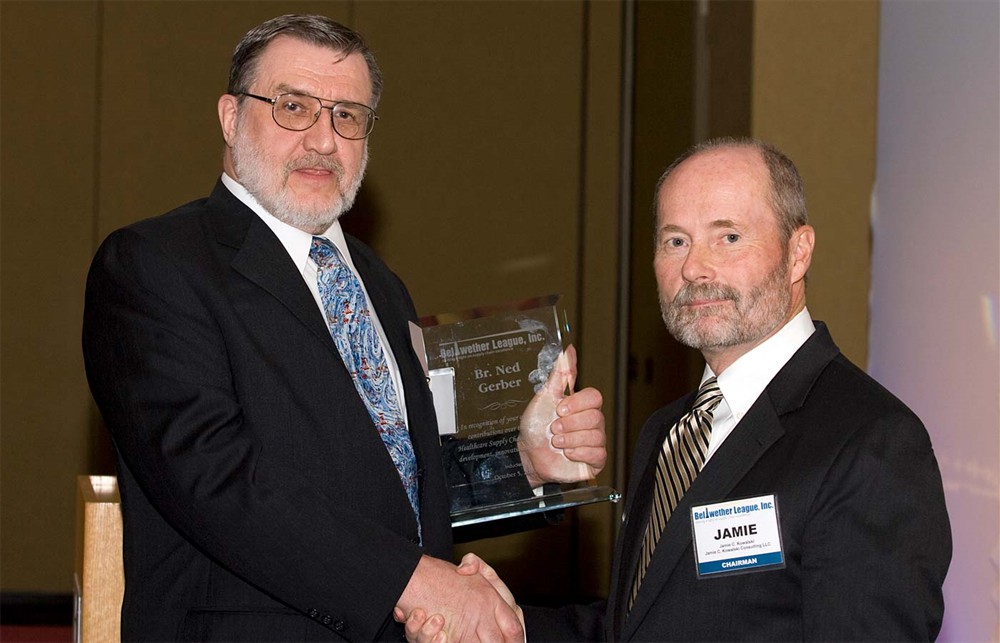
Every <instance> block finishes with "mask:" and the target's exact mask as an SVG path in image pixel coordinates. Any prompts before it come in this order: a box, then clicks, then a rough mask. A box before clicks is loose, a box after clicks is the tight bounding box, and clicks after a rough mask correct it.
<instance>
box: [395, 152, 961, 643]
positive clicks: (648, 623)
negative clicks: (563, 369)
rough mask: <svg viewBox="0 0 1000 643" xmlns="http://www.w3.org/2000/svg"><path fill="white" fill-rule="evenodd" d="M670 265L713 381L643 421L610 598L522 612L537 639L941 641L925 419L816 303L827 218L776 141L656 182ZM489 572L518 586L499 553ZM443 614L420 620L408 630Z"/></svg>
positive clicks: (684, 327) (690, 159)
mask: <svg viewBox="0 0 1000 643" xmlns="http://www.w3.org/2000/svg"><path fill="white" fill-rule="evenodd" d="M656 206H657V207H656V217H657V223H656V246H655V247H656V250H655V257H654V268H655V272H656V278H657V284H658V289H659V295H660V306H661V308H662V311H663V318H664V321H665V322H666V325H667V328H668V329H669V331H670V333H671V334H672V335H673V336H674V337H675V338H677V339H678V340H679V341H681V342H682V343H684V344H687V345H688V346H692V347H695V348H698V349H699V350H700V351H701V353H702V355H703V356H704V357H705V361H706V366H705V371H704V375H703V377H702V384H701V386H700V387H699V391H698V392H697V393H691V394H690V395H688V396H686V397H684V398H682V399H680V400H677V401H676V402H674V403H672V404H670V405H668V406H666V407H664V408H662V409H660V410H659V411H657V412H656V413H654V414H653V415H652V416H651V417H650V418H649V420H648V421H647V422H646V425H645V427H644V428H643V430H642V433H641V434H640V436H639V439H638V442H637V444H636V447H635V450H634V453H635V456H634V457H633V460H632V465H631V469H630V472H631V474H630V475H631V479H630V482H629V485H628V490H627V494H626V505H625V515H624V517H623V523H622V526H621V530H620V533H619V535H618V540H617V546H616V551H615V557H614V564H613V571H612V585H611V588H610V591H609V598H608V600H607V601H606V602H603V601H602V602H600V603H598V604H594V605H586V606H571V607H566V608H563V609H561V610H558V611H551V610H541V609H534V608H529V607H525V608H524V613H525V614H524V618H525V623H526V629H527V636H528V639H529V640H534V641H585V640H590V641H597V640H608V641H802V640H806V641H927V640H933V639H934V638H935V637H936V636H937V634H938V632H939V631H940V628H941V619H942V615H943V611H944V603H943V598H942V591H941V588H942V584H943V582H944V578H945V574H946V572H947V570H948V564H949V562H950V559H951V533H950V528H949V522H948V514H947V511H946V508H945V502H944V491H943V489H942V484H941V476H940V473H939V471H938V466H937V462H936V460H935V458H934V453H933V450H932V448H931V443H930V440H929V438H928V435H927V431H926V430H925V429H924V426H923V425H922V423H921V422H920V420H919V419H918V418H917V417H916V416H915V415H914V414H913V413H912V412H911V411H910V409H908V408H907V407H906V406H905V405H904V404H903V403H902V402H900V401H899V400H898V399H896V398H895V397H894V396H893V395H892V394H891V393H889V392H888V391H887V390H885V389H884V388H883V387H882V386H880V385H879V384H878V383H877V382H875V381H874V380H873V379H872V378H871V377H869V376H868V375H866V374H865V373H864V372H863V371H861V370H860V369H859V368H857V367H856V366H854V365H853V364H852V363H851V362H849V361H848V360H847V358H846V357H844V356H843V355H842V354H841V353H840V351H839V350H838V349H837V346H836V345H835V344H834V343H833V340H832V338H831V336H830V333H829V331H828V330H827V327H826V325H825V324H823V323H822V322H814V321H813V320H812V318H811V317H810V315H809V311H808V310H807V308H806V273H807V271H808V269H809V265H810V262H811V260H812V253H813V247H814V243H815V233H814V231H813V228H812V227H811V226H810V225H808V223H807V220H806V208H805V197H804V192H803V186H802V180H801V177H800V176H799V173H798V171H797V170H796V169H795V166H794V165H793V164H792V162H791V161H790V160H789V159H788V158H787V157H786V156H785V155H784V154H782V153H781V152H779V151H778V150H776V149H775V148H774V147H772V146H770V145H767V144H764V143H761V142H759V141H754V140H733V139H722V140H713V141H708V142H706V143H703V144H700V145H698V146H696V147H694V148H692V149H691V150H690V151H689V152H687V153H686V154H684V155H683V156H681V157H680V158H679V159H677V160H676V161H675V162H674V163H673V164H672V165H671V166H670V167H669V168H668V169H667V171H666V172H665V173H664V174H663V176H662V177H661V178H660V181H659V183H658V184H657V188H656ZM459 571H460V572H461V573H474V572H476V571H481V572H482V573H484V574H485V575H487V576H488V577H489V578H490V579H491V580H492V582H494V584H495V585H496V586H497V587H498V588H500V589H501V591H503V590H504V589H505V588H504V587H503V585H502V583H501V582H500V581H499V579H497V578H496V576H495V574H493V572H492V570H490V569H489V568H488V567H487V566H485V564H484V563H482V561H479V560H477V559H472V558H470V560H469V561H468V564H463V566H462V567H460V568H459ZM443 621H444V619H443V618H442V617H441V616H432V617H431V618H430V619H426V620H425V619H424V618H423V614H422V613H421V612H419V611H418V612H417V613H416V614H415V615H411V619H410V620H409V621H408V622H407V632H408V635H409V636H410V638H411V639H415V640H419V641H424V640H429V639H430V638H431V637H432V636H433V635H434V634H435V633H436V632H437V631H438V627H439V626H440V624H441V623H442V622H443Z"/></svg>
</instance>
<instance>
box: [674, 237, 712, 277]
mask: <svg viewBox="0 0 1000 643" xmlns="http://www.w3.org/2000/svg"><path fill="white" fill-rule="evenodd" d="M681 276H682V277H684V281H688V282H691V283H697V282H700V281H712V280H714V279H715V260H714V256H713V254H712V251H711V249H710V248H707V247H705V246H704V245H702V244H697V245H696V244H692V245H691V249H690V250H689V251H688V253H687V256H686V257H685V258H684V265H683V266H682V267H681Z"/></svg>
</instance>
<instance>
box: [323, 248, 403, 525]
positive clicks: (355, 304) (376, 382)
mask: <svg viewBox="0 0 1000 643" xmlns="http://www.w3.org/2000/svg"><path fill="white" fill-rule="evenodd" d="M309 257H310V258H311V259H312V260H313V261H315V262H316V267H317V275H316V279H317V284H318V286H319V294H320V298H321V299H322V301H323V309H324V310H325V311H326V321H327V325H328V326H329V328H330V335H331V336H332V337H333V341H334V343H336V344H337V350H338V351H340V356H341V357H342V358H343V360H344V364H345V365H346V366H347V370H348V371H350V373H351V378H352V379H353V380H354V388H355V389H357V391H358V395H360V396H361V399H362V400H364V403H365V406H366V407H368V415H369V416H371V419H372V422H373V423H374V424H375V428H376V429H378V434H379V436H380V437H381V438H382V442H383V443H384V444H385V448H386V449H387V450H388V451H389V455H390V456H391V457H392V462H393V464H395V465H396V470H397V471H398V472H399V478H400V480H401V481H402V483H403V487H404V488H405V489H406V496H407V498H409V500H410V505H411V506H412V507H413V513H414V515H415V516H416V518H417V525H418V527H419V525H420V494H419V489H418V484H417V458H416V455H415V454H414V452H413V444H412V443H411V441H410V433H409V431H408V430H407V428H406V422H405V421H404V419H403V414H402V411H401V410H400V406H399V396H398V395H397V393H396V387H395V386H394V385H393V382H392V373H391V372H390V371H389V364H388V363H387V362H386V358H385V353H384V351H383V350H382V341H381V340H380V339H379V336H378V331H377V330H376V328H375V323H374V322H373V321H372V318H371V311H370V310H369V309H368V301H367V300H366V299H365V293H364V290H362V288H361V282H360V281H358V278H357V276H355V274H354V272H353V271H351V269H350V267H349V266H348V265H347V263H346V262H345V261H344V258H343V257H342V256H341V254H340V251H339V250H338V249H337V246H335V245H333V244H332V243H331V242H330V241H328V240H327V239H323V238H321V237H313V241H312V248H311V249H310V251H309Z"/></svg>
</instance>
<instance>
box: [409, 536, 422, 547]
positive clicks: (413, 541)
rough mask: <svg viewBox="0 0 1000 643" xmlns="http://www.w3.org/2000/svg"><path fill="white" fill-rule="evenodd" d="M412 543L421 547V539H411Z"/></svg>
mask: <svg viewBox="0 0 1000 643" xmlns="http://www.w3.org/2000/svg"><path fill="white" fill-rule="evenodd" d="M410 542H411V543H413V544H414V545H419V544H420V538H418V537H416V536H414V537H413V538H410Z"/></svg>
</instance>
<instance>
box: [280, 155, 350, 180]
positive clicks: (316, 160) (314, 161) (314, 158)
mask: <svg viewBox="0 0 1000 643" xmlns="http://www.w3.org/2000/svg"><path fill="white" fill-rule="evenodd" d="M303 168H319V169H321V170H326V171H327V172H333V173H334V174H336V175H337V178H338V179H340V180H343V178H344V165H343V164H342V163H341V162H340V161H338V160H337V159H335V158H331V157H327V156H321V155H319V154H308V155H306V156H301V157H299V158H297V159H295V160H294V161H289V162H288V163H286V164H285V173H286V174H285V176H286V177H287V176H288V174H290V173H292V172H294V171H295V170H301V169H303Z"/></svg>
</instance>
